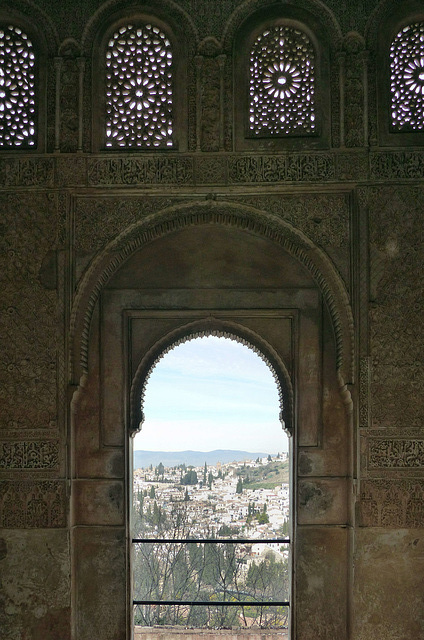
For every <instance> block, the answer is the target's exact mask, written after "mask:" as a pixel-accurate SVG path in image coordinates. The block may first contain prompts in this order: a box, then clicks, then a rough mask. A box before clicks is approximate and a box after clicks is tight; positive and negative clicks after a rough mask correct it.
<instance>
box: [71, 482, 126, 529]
mask: <svg viewBox="0 0 424 640" xmlns="http://www.w3.org/2000/svg"><path fill="white" fill-rule="evenodd" d="M74 492H75V493H74V496H73V499H74V518H75V520H74V521H75V524H86V525H88V524H90V525H103V524H105V525H123V524H124V487H123V483H122V482H111V481H108V480H78V481H75V482H74Z"/></svg>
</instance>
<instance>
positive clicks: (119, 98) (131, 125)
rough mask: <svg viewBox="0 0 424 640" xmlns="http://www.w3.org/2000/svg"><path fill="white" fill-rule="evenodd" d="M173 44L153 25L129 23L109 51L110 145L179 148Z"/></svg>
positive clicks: (108, 107) (107, 98)
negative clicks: (175, 126)
mask: <svg viewBox="0 0 424 640" xmlns="http://www.w3.org/2000/svg"><path fill="white" fill-rule="evenodd" d="M172 106H173V95H172V47H171V43H170V41H169V39H168V38H167V37H166V35H165V34H164V33H162V31H161V30H160V29H159V28H158V27H156V26H154V25H152V24H134V25H133V24H128V25H125V26H123V27H121V28H120V29H119V30H118V31H116V32H115V33H114V34H113V36H112V38H111V39H110V40H109V43H108V46H107V50H106V147H109V148H144V149H145V148H164V147H165V148H169V147H172V146H173V139H172V134H173V120H172Z"/></svg>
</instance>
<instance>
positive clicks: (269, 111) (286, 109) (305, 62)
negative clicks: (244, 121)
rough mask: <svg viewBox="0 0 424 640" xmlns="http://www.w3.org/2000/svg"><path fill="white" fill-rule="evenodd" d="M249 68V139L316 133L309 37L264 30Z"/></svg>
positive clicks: (296, 31) (277, 29) (285, 29)
mask: <svg viewBox="0 0 424 640" xmlns="http://www.w3.org/2000/svg"><path fill="white" fill-rule="evenodd" d="M249 67H250V68H249V127H248V129H249V133H250V135H256V136H285V135H311V134H313V133H315V130H316V113H315V53H314V48H313V46H312V43H311V41H310V39H309V38H308V36H307V35H306V33H304V32H303V31H301V30H299V29H296V28H294V27H290V26H284V25H276V26H273V27H270V28H268V29H265V31H263V32H262V33H261V35H259V36H258V37H257V38H256V40H255V42H254V43H253V46H252V48H251V50H250V60H249Z"/></svg>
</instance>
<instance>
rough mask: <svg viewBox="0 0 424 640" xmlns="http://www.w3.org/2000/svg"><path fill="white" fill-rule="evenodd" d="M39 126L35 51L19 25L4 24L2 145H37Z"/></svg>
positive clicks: (0, 33) (0, 48) (0, 46)
mask: <svg viewBox="0 0 424 640" xmlns="http://www.w3.org/2000/svg"><path fill="white" fill-rule="evenodd" d="M35 144H36V127H35V54H34V49H33V46H32V43H31V41H30V40H29V38H28V36H27V35H26V34H25V33H24V32H23V31H22V30H21V29H19V28H18V27H14V26H12V25H6V26H2V27H0V148H1V149H15V148H27V147H33V146H35Z"/></svg>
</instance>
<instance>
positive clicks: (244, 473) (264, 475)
mask: <svg viewBox="0 0 424 640" xmlns="http://www.w3.org/2000/svg"><path fill="white" fill-rule="evenodd" d="M238 475H239V476H240V477H241V478H242V480H243V487H244V488H245V489H273V488H274V487H276V486H277V485H280V484H282V483H283V482H284V483H288V482H289V461H288V460H284V461H280V460H272V462H268V464H266V465H261V466H259V467H256V468H252V467H242V469H240V471H239V472H238Z"/></svg>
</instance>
